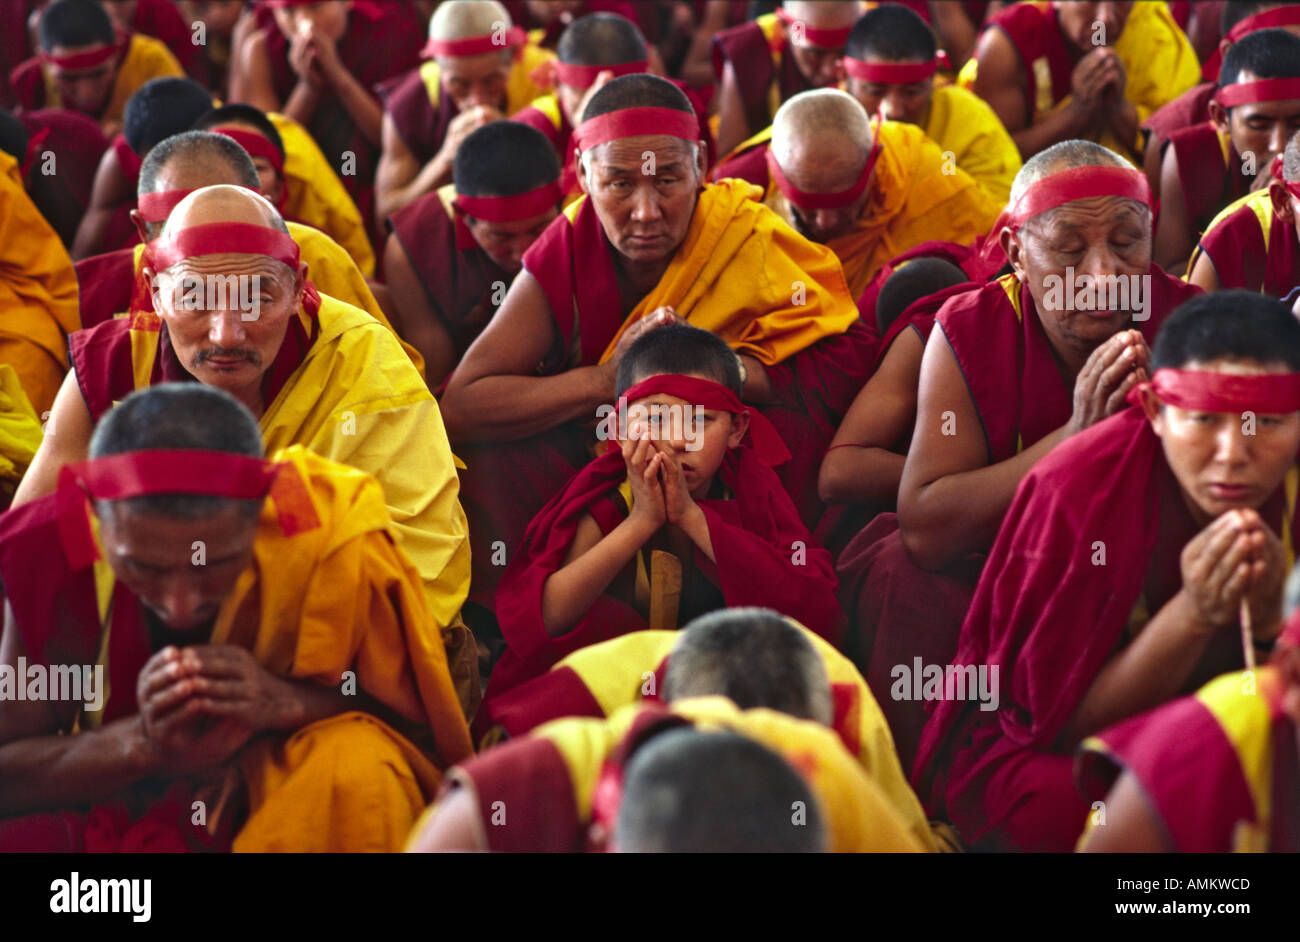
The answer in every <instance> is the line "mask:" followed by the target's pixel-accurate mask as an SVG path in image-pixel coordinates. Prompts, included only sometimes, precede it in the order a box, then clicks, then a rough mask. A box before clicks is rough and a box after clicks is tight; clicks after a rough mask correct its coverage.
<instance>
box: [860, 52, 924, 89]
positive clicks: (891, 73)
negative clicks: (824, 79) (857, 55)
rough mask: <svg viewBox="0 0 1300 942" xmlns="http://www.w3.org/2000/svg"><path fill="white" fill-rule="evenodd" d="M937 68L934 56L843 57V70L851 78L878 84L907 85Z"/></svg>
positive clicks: (922, 80)
mask: <svg viewBox="0 0 1300 942" xmlns="http://www.w3.org/2000/svg"><path fill="white" fill-rule="evenodd" d="M938 68H939V59H938V58H937V57H936V58H934V59H931V60H930V61H929V62H867V61H865V60H863V59H853V58H851V57H849V56H845V57H844V71H845V73H847V74H848V75H849V76H850V77H851V78H855V79H858V80H859V81H863V82H876V83H878V84H880V85H907V84H910V83H912V82H924V81H925V80H926V79H928V78H929V77H930V76H932V75H934V73H935V72H936V71H937V70H938Z"/></svg>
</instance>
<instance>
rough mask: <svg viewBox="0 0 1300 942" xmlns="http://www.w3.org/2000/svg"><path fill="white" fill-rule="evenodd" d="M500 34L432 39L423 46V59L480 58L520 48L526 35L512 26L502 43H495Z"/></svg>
mask: <svg viewBox="0 0 1300 942" xmlns="http://www.w3.org/2000/svg"><path fill="white" fill-rule="evenodd" d="M500 35H501V34H500V33H496V32H491V33H487V34H486V35H483V36H470V37H469V38H468V39H434V38H432V37H430V38H429V41H428V42H427V43H425V44H424V49H423V50H422V54H423V55H424V57H425V58H430V59H431V58H436V57H438V56H442V57H455V56H481V55H483V53H485V52H502V51H504V50H506V49H514V48H516V47H517V46H522V45H523V44H524V42H525V41H526V40H527V39H528V34H527V33H525V32H524V30H523V27H521V26H512V27H510V28H509V29H507V30H506V31H505V34H504V36H503V37H502V38H504V40H505V41H504V42H497V37H498V36H500Z"/></svg>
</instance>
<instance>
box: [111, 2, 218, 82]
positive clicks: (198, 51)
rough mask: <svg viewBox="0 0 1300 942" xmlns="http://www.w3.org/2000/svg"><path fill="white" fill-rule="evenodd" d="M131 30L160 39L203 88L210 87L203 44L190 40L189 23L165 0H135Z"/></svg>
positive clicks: (173, 5)
mask: <svg viewBox="0 0 1300 942" xmlns="http://www.w3.org/2000/svg"><path fill="white" fill-rule="evenodd" d="M130 28H131V30H132V31H134V32H137V33H144V34H145V35H146V36H152V37H153V38H154V39H159V40H162V42H163V43H165V44H166V46H167V48H168V49H170V50H171V53H172V55H174V56H175V57H176V61H177V62H179V63H180V64H181V68H182V69H184V70H185V74H186V75H188V76H189V77H190V78H192V79H194V81H196V82H198V83H199V84H200V85H202V86H204V87H205V88H211V87H213V86H211V85H209V79H210V77H211V76H210V74H209V70H210V64H209V62H208V52H207V48H208V47H207V46H206V45H200V44H199V43H196V42H195V41H194V33H192V32H191V30H192V28H193V27H192V25H191V24H190V23H188V22H186V21H185V18H184V17H183V16H182V15H181V11H180V10H179V9H177V7H176V5H175V4H174V3H171V2H169V0H137V3H136V8H135V16H134V17H133V18H132V20H131V26H130Z"/></svg>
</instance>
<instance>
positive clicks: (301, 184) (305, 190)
mask: <svg viewBox="0 0 1300 942" xmlns="http://www.w3.org/2000/svg"><path fill="white" fill-rule="evenodd" d="M191 127H193V128H194V129H195V130H198V131H216V132H217V133H219V134H225V135H226V136H228V137H233V138H234V139H235V140H236V141H238V142H239V145H240V146H241V147H243V148H244V150H246V151H248V153H249V155H250V156H251V157H252V158H253V163H254V165H255V166H256V167H257V175H258V177H259V178H260V179H261V181H262V187H261V189H262V195H263V196H265V197H266V198H267V199H269V200H270V201H271V202H272V203H273V204H274V205H275V207H276V208H277V209H278V210H280V212H281V213H282V214H283V215H284V217H285V219H286V220H291V221H293V222H299V223H302V224H303V225H307V226H312V227H313V228H316V229H319V230H320V231H321V232H324V233H325V234H327V235H328V236H329V237H330V238H332V239H333V240H334V241H335V242H337V243H338V244H339V245H341V246H343V247H344V248H345V249H346V250H347V252H348V254H349V255H351V256H352V260H353V261H354V262H356V265H357V267H358V268H360V269H361V273H362V274H364V275H365V276H366V277H367V278H372V277H374V274H375V253H374V250H373V249H372V248H371V246H370V239H369V238H368V236H367V235H366V225H365V223H364V222H363V221H362V219H361V213H360V212H359V211H358V210H357V206H356V204H355V203H354V202H352V197H350V196H348V191H347V190H346V189H344V187H343V183H342V182H341V181H340V180H339V176H338V174H336V173H335V172H334V169H333V168H332V167H331V166H330V164H329V161H327V160H326V159H325V155H324V154H322V153H321V150H320V148H319V147H318V146H317V145H316V142H315V141H314V140H312V138H311V135H310V134H308V133H307V131H306V129H304V128H303V126H302V125H301V124H299V123H298V122H296V121H294V120H292V119H291V118H287V117H285V116H284V115H280V114H275V113H271V114H263V113H262V112H261V111H259V110H258V109H256V108H254V107H253V106H252V105H225V106H223V107H221V108H214V109H212V110H210V111H208V112H206V113H205V114H203V115H201V116H200V117H199V118H198V119H197V120H196V121H195V122H194V124H193V125H191Z"/></svg>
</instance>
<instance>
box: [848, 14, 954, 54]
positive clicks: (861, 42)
mask: <svg viewBox="0 0 1300 942" xmlns="http://www.w3.org/2000/svg"><path fill="white" fill-rule="evenodd" d="M934 53H935V43H934V33H932V32H931V31H930V27H929V26H927V25H926V23H925V20H923V19H921V17H920V16H918V15H917V14H916V12H915V11H913V10H909V9H908V8H907V7H905V6H900V5H899V4H897V3H883V4H881V5H880V6H878V7H875V8H874V9H871V10H868V11H867V12H866V13H864V14H863V15H862V16H861V17H859V18H858V21H857V22H856V23H854V24H853V29H852V30H850V31H849V41H848V42H847V43H846V44H845V46H844V54H845V55H846V56H848V57H849V58H851V59H864V60H865V59H872V58H875V59H886V60H890V61H908V60H911V59H920V60H926V61H928V60H930V59H933V58H934Z"/></svg>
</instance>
